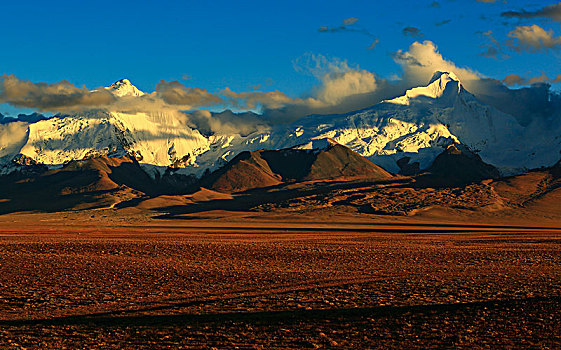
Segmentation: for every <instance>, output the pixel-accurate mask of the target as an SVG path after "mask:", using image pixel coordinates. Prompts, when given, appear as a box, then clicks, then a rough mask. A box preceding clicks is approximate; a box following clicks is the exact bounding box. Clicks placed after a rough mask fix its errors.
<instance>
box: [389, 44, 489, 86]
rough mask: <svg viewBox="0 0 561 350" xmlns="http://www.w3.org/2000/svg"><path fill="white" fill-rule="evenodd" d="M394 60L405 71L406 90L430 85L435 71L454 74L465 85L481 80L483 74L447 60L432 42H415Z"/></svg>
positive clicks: (397, 53)
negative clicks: (429, 82)
mask: <svg viewBox="0 0 561 350" xmlns="http://www.w3.org/2000/svg"><path fill="white" fill-rule="evenodd" d="M394 60H395V61H396V62H397V63H398V64H399V65H400V66H401V68H402V70H403V77H402V80H403V82H404V85H405V87H406V88H408V87H412V86H419V85H424V84H426V83H428V81H429V80H430V78H431V77H432V75H433V73H434V72H435V71H438V70H440V71H449V72H454V73H455V74H456V75H457V76H458V77H459V78H460V80H462V82H464V84H467V85H470V84H471V82H472V81H476V80H479V79H480V78H481V74H479V73H477V72H476V71H473V70H471V69H469V68H462V67H458V66H457V65H455V64H454V63H453V62H452V61H449V60H446V59H444V58H443V57H442V55H441V54H440V52H438V48H437V46H436V45H435V44H434V43H433V42H432V41H428V40H427V41H424V42H422V43H420V42H414V43H413V44H411V46H409V50H408V51H402V50H399V51H397V52H396V53H395V54H394Z"/></svg>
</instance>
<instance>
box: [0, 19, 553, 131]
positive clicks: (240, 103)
mask: <svg viewBox="0 0 561 350" xmlns="http://www.w3.org/2000/svg"><path fill="white" fill-rule="evenodd" d="M346 21H347V23H351V24H352V23H355V22H356V19H347V20H346ZM542 42H543V41H542ZM393 59H394V61H395V62H396V63H397V65H398V67H399V68H400V74H399V75H398V76H397V77H396V78H393V79H391V80H389V79H383V78H380V77H378V76H376V74H374V73H373V72H370V71H367V70H365V69H361V68H360V67H358V66H352V65H350V64H348V63H347V61H344V60H339V59H329V58H327V57H325V56H321V55H312V54H308V55H304V56H303V57H301V58H299V59H297V60H296V61H295V62H294V66H295V69H296V70H297V71H299V72H301V73H304V74H309V75H311V76H313V77H315V78H316V79H317V81H318V83H317V85H316V86H315V87H314V88H312V89H311V90H310V91H309V92H308V93H307V94H305V95H303V96H298V97H292V96H289V95H287V94H285V93H283V92H282V91H259V90H252V91H241V92H238V91H233V90H232V89H230V88H228V87H225V88H224V89H222V90H220V91H217V92H209V91H207V90H205V89H202V88H198V87H187V86H185V85H184V84H183V83H180V82H178V81H161V82H160V83H158V84H157V85H156V87H155V91H154V92H152V93H147V94H144V95H142V96H122V97H118V96H115V95H113V94H112V93H111V92H110V91H109V90H107V89H105V88H98V89H95V90H89V89H87V88H85V87H81V88H80V87H76V86H74V85H72V84H70V83H69V82H67V81H62V82H58V83H33V82H29V81H25V80H21V79H18V78H17V77H15V76H9V75H5V76H2V78H1V80H0V102H1V103H9V104H11V105H13V106H17V107H26V108H34V109H36V110H39V111H51V112H61V113H70V112H76V113H80V112H82V111H87V110H91V109H103V110H107V111H118V112H146V113H160V112H162V111H167V112H170V113H181V111H184V112H185V111H186V112H187V114H185V116H186V118H185V119H186V121H185V122H186V123H187V124H189V125H191V126H192V127H194V128H197V129H199V130H200V131H201V132H203V133H205V134H231V133H239V134H242V135H247V134H250V133H252V132H255V131H258V130H263V129H264V128H267V127H269V126H270V125H273V124H279V123H288V122H291V121H294V120H296V119H298V118H301V117H304V116H306V115H310V114H331V113H346V112H350V111H354V110H358V109H362V108H366V107H369V106H372V105H374V104H376V103H378V102H380V101H382V100H386V99H390V98H393V97H396V96H399V95H401V94H403V93H404V91H405V90H406V89H409V88H412V87H415V86H420V85H426V84H427V83H428V81H429V80H430V78H431V77H432V75H433V73H434V72H435V71H437V70H439V71H451V72H454V73H455V74H456V75H457V76H458V77H459V78H460V80H461V81H462V84H463V85H464V86H465V88H466V89H467V90H468V91H470V92H472V93H473V94H474V95H475V96H476V97H477V98H479V99H480V100H482V101H483V102H485V103H487V104H490V105H492V106H494V107H496V108H498V109H499V110H501V111H503V112H505V113H509V114H512V115H513V116H515V117H516V118H517V119H518V120H519V122H520V123H521V124H522V125H529V124H530V123H532V121H533V120H537V119H539V120H546V119H547V118H551V116H552V115H554V114H555V113H558V111H559V108H557V106H559V105H561V104H560V103H558V102H557V101H559V97H558V96H557V95H556V94H554V93H552V92H551V90H550V86H549V85H548V84H549V83H554V82H560V81H561V76H558V77H556V78H549V77H547V76H545V75H541V76H537V77H530V78H524V77H522V76H520V75H516V74H512V75H509V76H507V77H505V78H504V79H503V80H497V79H491V78H488V77H485V76H484V75H482V74H481V73H479V72H477V71H475V70H473V69H471V68H469V67H462V66H458V65H456V64H455V63H454V62H452V61H450V60H447V59H445V58H444V57H443V56H442V55H441V54H440V52H439V51H438V48H437V46H436V45H435V44H434V43H433V42H431V41H424V42H414V43H412V44H411V45H410V47H409V48H408V49H407V50H399V51H397V52H395V53H394V54H393ZM517 85H518V86H522V85H530V86H529V87H523V88H519V89H511V88H509V86H517ZM206 109H215V110H216V109H225V111H223V112H221V113H212V112H209V111H208V110H206ZM230 109H234V110H242V111H243V110H246V111H248V112H241V113H234V112H232V111H231V110H230ZM251 111H258V112H259V113H258V114H257V113H254V112H251Z"/></svg>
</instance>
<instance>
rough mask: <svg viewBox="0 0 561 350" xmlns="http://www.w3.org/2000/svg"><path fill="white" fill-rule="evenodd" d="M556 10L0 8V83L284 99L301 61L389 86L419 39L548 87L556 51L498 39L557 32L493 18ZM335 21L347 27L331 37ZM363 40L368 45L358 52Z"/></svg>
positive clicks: (438, 4) (296, 85)
mask: <svg viewBox="0 0 561 350" xmlns="http://www.w3.org/2000/svg"><path fill="white" fill-rule="evenodd" d="M557 3H558V1H527V0H522V1H515V0H508V1H500V0H499V1H495V2H479V1H476V0H439V1H392V2H386V1H384V2H377V1H340V2H338V1H282V2H281V1H278V2H276V1H275V2H272V1H271V2H269V1H243V2H235V1H213V2H204V1H165V0H163V1H146V0H137V1H134V2H132V1H20V2H16V1H4V2H2V4H1V5H0V11H1V13H2V14H3V16H2V20H1V21H0V30H1V31H2V33H3V34H2V35H1V36H0V42H1V44H2V47H3V50H2V54H1V55H0V74H13V75H15V76H17V77H18V78H19V79H22V80H30V81H32V82H47V83H53V82H57V81H60V80H68V81H69V82H70V83H72V84H75V85H77V86H84V85H85V86H86V87H88V88H90V89H92V88H96V87H99V86H107V85H109V84H111V83H112V82H114V81H116V80H118V79H120V78H125V77H126V78H128V79H130V80H131V81H132V82H133V83H134V84H135V85H136V86H138V87H139V88H140V89H142V90H145V91H153V90H154V88H155V86H156V84H157V83H158V82H160V81H161V80H167V81H171V80H178V81H180V82H181V83H183V84H184V85H185V86H188V87H200V88H204V89H207V90H208V91H210V92H216V91H219V90H221V89H223V88H225V87H229V88H230V89H232V90H234V91H251V90H252V89H255V88H259V89H260V90H264V91H273V90H280V91H282V92H284V93H286V94H287V95H289V96H292V97H296V96H303V95H306V94H309V92H310V91H311V89H312V88H313V86H315V85H317V84H318V79H317V76H316V77H314V76H313V75H312V74H310V73H309V72H307V71H306V69H305V67H304V69H302V67H301V65H302V64H301V62H302V61H305V58H306V57H310V55H312V54H313V55H322V56H325V57H327V58H328V59H331V60H343V61H346V62H348V65H349V66H351V67H360V69H364V70H367V71H369V72H372V73H374V74H375V75H376V76H377V77H381V78H390V79H391V78H392V77H395V76H400V75H401V74H402V72H401V67H400V66H399V65H397V64H396V63H395V61H394V58H393V57H394V54H395V52H397V51H398V50H407V49H408V48H409V46H410V45H411V44H412V43H413V42H415V41H418V42H423V41H424V40H430V41H432V42H434V43H435V44H436V45H437V46H438V51H439V52H440V53H441V54H442V56H443V57H444V58H445V59H447V60H450V61H452V62H454V63H455V64H456V65H457V66H460V67H469V68H471V69H472V70H475V71H477V72H479V73H481V74H482V75H483V76H487V77H492V78H495V79H498V80H502V79H503V78H505V77H506V76H507V75H509V74H518V75H520V76H522V77H525V78H531V77H536V76H539V75H541V74H546V75H547V76H549V77H550V78H555V77H556V76H557V75H558V74H560V73H561V72H559V69H558V67H559V63H560V58H561V56H560V52H559V45H557V44H559V43H557V42H555V43H553V44H551V45H550V46H551V47H549V48H543V49H539V48H538V49H534V48H532V47H527V48H525V49H520V48H519V49H518V50H517V49H516V48H515V46H513V45H510V46H509V45H508V40H509V39H511V40H512V39H513V37H512V31H513V30H515V28H516V27H517V26H526V27H529V26H531V25H539V27H540V28H542V29H544V30H545V31H552V32H551V34H552V37H553V39H555V40H556V38H557V37H559V36H560V35H561V28H560V25H559V24H560V23H559V22H558V21H556V20H555V18H553V19H552V18H551V17H547V16H545V17H543V16H542V17H539V16H518V17H505V16H501V13H504V12H506V11H518V12H519V13H530V12H532V11H538V10H539V9H541V8H543V7H544V6H546V5H555V4H557ZM524 11H525V12H524ZM524 17H526V18H524ZM349 19H351V20H349ZM345 20H347V23H348V25H346V26H344V27H341V26H343V23H344V21H345ZM320 28H323V29H322V30H320ZM405 28H408V29H407V30H406V29H405ZM404 30H405V31H404ZM483 33H487V34H483ZM509 33H511V36H509ZM406 34H407V35H406ZM374 39H377V41H378V43H377V45H376V46H375V47H374V48H369V46H370V45H371V44H372V42H373V40H374ZM493 40H496V43H497V44H498V46H494V44H493ZM486 45H492V47H495V48H498V49H499V52H498V53H496V55H495V57H484V56H482V55H481V54H482V53H483V52H484V51H486V50H487V47H486ZM299 67H300V68H299ZM553 86H554V88H557V84H554V85H553ZM0 112H2V110H0Z"/></svg>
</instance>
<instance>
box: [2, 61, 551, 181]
mask: <svg viewBox="0 0 561 350" xmlns="http://www.w3.org/2000/svg"><path fill="white" fill-rule="evenodd" d="M107 89H110V90H111V91H112V92H113V93H114V94H115V95H116V96H118V97H123V96H133V97H134V96H136V97H139V96H142V95H143V94H144V93H143V92H142V91H140V90H138V89H137V88H136V87H134V85H132V84H131V83H130V82H129V81H128V80H126V79H123V80H120V81H118V82H116V83H114V84H113V85H111V86H109V87H108V88H107ZM193 125H194V124H193V122H192V121H191V120H190V116H189V114H186V113H181V112H174V111H165V112H164V111H162V112H161V113H136V114H127V113H121V112H108V111H99V110H95V111H94V110H92V111H88V112H82V113H78V114H75V115H69V116H56V117H53V118H51V119H48V120H40V121H37V122H34V123H22V122H14V123H8V124H4V125H0V164H4V167H3V171H2V172H4V173H6V172H9V171H11V169H12V168H13V161H12V160H13V159H14V158H15V157H16V156H18V157H19V158H18V159H20V158H21V155H23V156H25V157H26V159H31V160H33V161H35V162H37V163H40V164H45V165H47V166H51V167H56V166H60V165H62V164H64V163H65V162H68V161H70V160H79V159H83V158H88V157H92V156H96V155H109V156H116V157H118V156H123V155H125V154H128V155H131V156H134V157H135V158H136V159H137V160H138V161H139V163H141V164H142V165H143V166H144V168H145V169H149V170H150V171H149V173H150V174H152V175H153V176H155V174H156V172H158V171H159V172H161V171H162V170H164V169H165V168H167V167H174V168H179V170H178V171H179V172H180V173H183V174H193V175H196V176H201V175H202V174H203V173H204V172H205V170H206V169H210V170H213V169H216V168H217V167H219V166H221V165H223V164H225V163H226V162H227V161H229V160H231V159H232V158H234V157H235V156H236V155H237V154H239V153H240V152H242V151H246V150H249V151H255V150H258V149H265V148H268V149H280V148H289V147H294V146H297V145H304V146H303V147H306V148H309V147H312V148H313V147H315V146H314V144H321V142H320V143H318V142H313V140H321V139H326V138H330V139H333V140H334V141H335V142H337V143H339V144H342V145H345V146H347V147H349V148H351V149H352V150H353V151H355V152H357V153H359V154H361V155H362V156H365V157H367V158H369V159H370V160H372V161H373V162H374V163H377V164H379V165H381V166H383V167H384V168H386V169H387V170H389V171H393V172H397V171H399V167H398V166H397V161H399V160H401V159H403V158H404V157H408V158H409V162H410V163H413V162H419V166H420V168H421V169H424V168H428V167H429V166H430V165H431V163H432V161H433V160H434V159H435V158H436V157H437V156H438V154H440V153H442V152H443V150H444V149H445V148H446V147H447V146H449V145H450V144H453V143H461V144H463V145H464V146H467V147H468V148H469V149H470V150H471V151H474V152H476V153H477V154H478V155H479V156H480V157H481V158H482V159H483V161H485V162H486V163H489V164H492V165H494V166H496V167H497V168H499V169H500V170H501V171H502V173H503V174H513V173H519V172H523V171H524V170H526V169H530V168H536V167H540V166H550V165H552V164H554V163H555V162H556V161H558V160H559V150H560V149H561V145H560V139H559V138H555V137H554V136H559V135H558V134H556V133H555V132H557V131H552V132H551V135H553V136H548V135H549V134H546V133H544V132H541V131H540V132H539V134H538V133H536V132H533V131H532V130H530V129H528V128H524V127H522V126H521V125H520V124H519V123H518V122H517V121H516V119H515V118H514V117H512V116H511V115H508V114H505V113H502V112H500V111H498V110H497V109H495V108H493V107H491V106H488V105H485V104H483V103H481V102H480V101H478V100H477V99H476V98H475V97H474V96H473V95H472V94H471V93H469V92H468V91H466V90H465V88H464V87H463V86H462V84H461V82H460V81H459V80H458V78H457V77H456V76H455V75H454V74H453V73H447V72H436V73H435V74H434V76H433V78H432V79H431V80H430V82H429V84H428V85H427V86H422V87H416V88H413V89H410V90H408V91H407V92H406V93H405V94H404V95H403V96H400V97H397V98H394V99H391V100H387V101H383V102H381V103H379V104H376V105H374V106H372V107H370V108H367V109H364V110H360V111H355V112H351V113H346V114H336V115H311V116H306V117H303V118H301V119H299V120H297V121H296V122H293V123H290V124H279V125H274V126H270V127H267V128H265V129H264V130H263V129H261V130H260V131H256V132H253V133H252V134H249V135H243V136H242V135H240V134H214V135H210V136H208V135H203V134H202V133H201V132H199V131H198V130H196V129H195V128H194V127H193ZM400 163H401V164H402V163H403V161H401V162H400Z"/></svg>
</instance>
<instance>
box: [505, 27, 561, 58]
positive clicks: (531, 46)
mask: <svg viewBox="0 0 561 350" xmlns="http://www.w3.org/2000/svg"><path fill="white" fill-rule="evenodd" d="M508 36H509V37H510V38H511V40H510V41H509V42H508V45H509V46H511V47H512V48H513V49H515V50H516V51H518V52H520V51H528V52H538V51H544V50H547V49H553V48H556V47H558V46H559V45H561V37H556V36H554V34H553V30H545V29H543V28H542V27H540V26H538V25H536V24H533V25H531V26H518V27H516V28H515V29H514V30H512V31H510V32H509V33H508Z"/></svg>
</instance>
